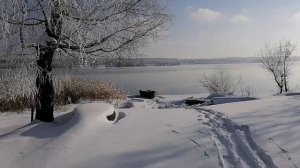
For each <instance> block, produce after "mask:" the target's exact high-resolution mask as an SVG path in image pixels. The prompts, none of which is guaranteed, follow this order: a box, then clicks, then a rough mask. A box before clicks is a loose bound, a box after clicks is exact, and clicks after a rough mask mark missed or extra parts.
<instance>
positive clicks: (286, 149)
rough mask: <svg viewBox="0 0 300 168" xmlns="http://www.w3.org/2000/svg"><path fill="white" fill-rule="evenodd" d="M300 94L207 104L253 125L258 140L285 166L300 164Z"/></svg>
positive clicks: (293, 167)
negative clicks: (213, 104)
mask: <svg viewBox="0 0 300 168" xmlns="http://www.w3.org/2000/svg"><path fill="white" fill-rule="evenodd" d="M299 102H300V94H299V93H290V94H286V96H272V97H268V98H264V99H261V100H253V101H248V102H237V103H230V104H222V105H216V106H210V107H206V108H207V109H212V110H216V111H219V112H222V113H223V114H225V115H227V116H228V117H229V118H230V119H233V121H235V122H237V123H239V124H246V125H249V126H250V130H251V132H252V136H253V138H254V139H255V141H256V142H257V144H258V145H259V146H261V147H263V149H264V150H265V151H266V153H268V154H269V155H270V156H271V157H272V159H273V161H274V163H275V164H276V165H277V166H278V167H282V168H295V167H296V168H297V167H300V141H299V140H300V132H299V130H300V103H299Z"/></svg>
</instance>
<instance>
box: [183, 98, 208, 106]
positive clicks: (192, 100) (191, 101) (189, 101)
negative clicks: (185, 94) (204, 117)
mask: <svg viewBox="0 0 300 168" xmlns="http://www.w3.org/2000/svg"><path fill="white" fill-rule="evenodd" d="M205 102H206V101H205V100H203V99H195V98H187V99H186V100H185V104H187V105H189V106H191V105H195V104H203V103H205Z"/></svg>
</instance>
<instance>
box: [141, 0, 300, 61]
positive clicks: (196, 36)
mask: <svg viewBox="0 0 300 168" xmlns="http://www.w3.org/2000/svg"><path fill="white" fill-rule="evenodd" d="M170 11H171V12H172V14H173V15H174V16H175V18H174V21H173V24H172V26H171V27H170V29H169V30H168V31H167V32H165V33H164V34H166V35H164V36H162V37H161V38H159V39H158V40H156V41H154V42H150V43H149V45H148V46H147V47H146V48H145V49H143V50H142V51H143V53H144V54H146V55H147V57H167V58H220V57H252V56H256V53H257V52H258V50H259V49H260V48H261V47H262V46H263V45H264V43H266V42H270V43H273V42H274V43H276V42H278V41H280V40H291V41H292V42H294V43H296V44H297V51H296V53H295V55H298V51H300V50H299V49H300V0H173V1H171V4H170Z"/></svg>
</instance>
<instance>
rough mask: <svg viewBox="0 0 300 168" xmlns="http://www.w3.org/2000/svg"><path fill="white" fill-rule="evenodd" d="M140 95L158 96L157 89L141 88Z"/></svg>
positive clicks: (149, 97) (147, 96) (144, 96)
mask: <svg viewBox="0 0 300 168" xmlns="http://www.w3.org/2000/svg"><path fill="white" fill-rule="evenodd" d="M140 96H141V97H142V98H146V99H153V98H154V97H155V96H156V91H153V90H140Z"/></svg>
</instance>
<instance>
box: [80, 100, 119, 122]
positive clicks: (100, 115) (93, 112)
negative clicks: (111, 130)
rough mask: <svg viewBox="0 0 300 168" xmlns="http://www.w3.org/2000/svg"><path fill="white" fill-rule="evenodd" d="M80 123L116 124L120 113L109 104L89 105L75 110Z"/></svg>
mask: <svg viewBox="0 0 300 168" xmlns="http://www.w3.org/2000/svg"><path fill="white" fill-rule="evenodd" d="M74 115H75V116H76V117H78V121H79V122H84V123H85V122H106V123H112V124H113V123H116V122H117V119H118V115H119V113H118V111H117V110H115V108H114V107H113V106H112V105H110V104H108V103H88V104H84V105H81V106H79V107H77V108H75V109H74Z"/></svg>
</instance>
